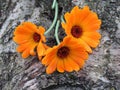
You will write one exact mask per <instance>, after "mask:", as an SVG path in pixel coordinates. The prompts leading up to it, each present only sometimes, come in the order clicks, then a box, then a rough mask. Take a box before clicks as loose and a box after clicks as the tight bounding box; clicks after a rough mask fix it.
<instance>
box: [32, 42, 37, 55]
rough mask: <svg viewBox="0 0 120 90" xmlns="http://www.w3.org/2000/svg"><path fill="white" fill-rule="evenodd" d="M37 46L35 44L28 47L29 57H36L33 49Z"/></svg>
mask: <svg viewBox="0 0 120 90" xmlns="http://www.w3.org/2000/svg"><path fill="white" fill-rule="evenodd" d="M36 46H37V44H33V45H31V46H30V48H31V49H30V55H32V56H34V55H36V52H35V47H36Z"/></svg>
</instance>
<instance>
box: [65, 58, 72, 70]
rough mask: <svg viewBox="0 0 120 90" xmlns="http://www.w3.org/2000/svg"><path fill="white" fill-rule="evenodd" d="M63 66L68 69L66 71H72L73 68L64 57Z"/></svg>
mask: <svg viewBox="0 0 120 90" xmlns="http://www.w3.org/2000/svg"><path fill="white" fill-rule="evenodd" d="M64 67H65V70H66V71H68V72H72V71H73V68H72V67H71V65H70V61H69V59H68V58H66V59H64Z"/></svg>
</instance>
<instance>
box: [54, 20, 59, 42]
mask: <svg viewBox="0 0 120 90" xmlns="http://www.w3.org/2000/svg"><path fill="white" fill-rule="evenodd" d="M59 25H60V21H59V20H58V21H57V24H56V27H55V39H56V41H57V44H60V40H59V37H58V28H59Z"/></svg>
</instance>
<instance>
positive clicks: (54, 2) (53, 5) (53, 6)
mask: <svg viewBox="0 0 120 90" xmlns="http://www.w3.org/2000/svg"><path fill="white" fill-rule="evenodd" d="M56 2H57V1H56V0H54V1H53V4H52V9H54V8H55V4H56Z"/></svg>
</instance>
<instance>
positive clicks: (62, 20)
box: [60, 15, 65, 23]
mask: <svg viewBox="0 0 120 90" xmlns="http://www.w3.org/2000/svg"><path fill="white" fill-rule="evenodd" d="M60 19H61V22H64V23H65V20H64V19H63V15H61V17H60Z"/></svg>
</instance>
